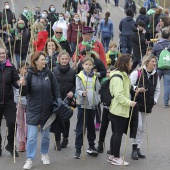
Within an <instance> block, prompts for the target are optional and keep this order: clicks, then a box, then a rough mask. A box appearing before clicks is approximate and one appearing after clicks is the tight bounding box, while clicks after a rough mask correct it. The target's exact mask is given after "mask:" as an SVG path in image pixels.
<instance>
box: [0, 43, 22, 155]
mask: <svg viewBox="0 0 170 170" xmlns="http://www.w3.org/2000/svg"><path fill="white" fill-rule="evenodd" d="M6 53H7V51H6V49H5V47H3V46H2V44H0V121H1V118H2V116H4V117H5V119H6V123H7V127H8V136H7V139H8V144H7V145H6V147H5V149H6V150H7V151H9V152H10V153H11V155H13V148H14V131H15V121H16V104H15V103H14V93H13V86H14V87H15V88H19V76H18V74H17V71H16V68H15V66H14V65H13V64H12V63H10V61H9V59H8V58H7V54H6ZM0 139H1V135H0ZM0 142H2V141H1V140H0ZM0 145H1V143H0ZM1 152H2V150H1V147H0V153H1ZM0 156H1V154H0ZM15 156H16V157H18V153H17V151H15Z"/></svg>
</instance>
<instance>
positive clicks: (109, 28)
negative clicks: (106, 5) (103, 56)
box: [98, 12, 114, 53]
mask: <svg viewBox="0 0 170 170" xmlns="http://www.w3.org/2000/svg"><path fill="white" fill-rule="evenodd" d="M100 34H101V41H102V44H103V47H104V48H105V52H106V53H107V51H108V50H109V43H110V40H111V39H113V36H114V31H113V22H112V21H111V19H110V12H106V13H105V18H103V19H102V20H101V21H100V24H99V31H98V36H99V37H100Z"/></svg>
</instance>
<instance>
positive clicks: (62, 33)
mask: <svg viewBox="0 0 170 170" xmlns="http://www.w3.org/2000/svg"><path fill="white" fill-rule="evenodd" d="M55 33H56V34H63V33H62V32H55Z"/></svg>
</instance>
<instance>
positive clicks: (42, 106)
mask: <svg viewBox="0 0 170 170" xmlns="http://www.w3.org/2000/svg"><path fill="white" fill-rule="evenodd" d="M41 84H42V86H41V89H42V90H41V94H42V99H43V76H42V74H41ZM42 107H43V100H41V112H40V119H39V124H41V117H42V110H43V109H42Z"/></svg>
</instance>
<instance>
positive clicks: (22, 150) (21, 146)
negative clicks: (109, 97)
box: [18, 142, 25, 152]
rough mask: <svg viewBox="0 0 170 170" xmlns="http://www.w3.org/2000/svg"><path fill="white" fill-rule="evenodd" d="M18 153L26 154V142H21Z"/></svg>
mask: <svg viewBox="0 0 170 170" xmlns="http://www.w3.org/2000/svg"><path fill="white" fill-rule="evenodd" d="M18 151H19V152H25V142H20V144H19V149H18Z"/></svg>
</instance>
